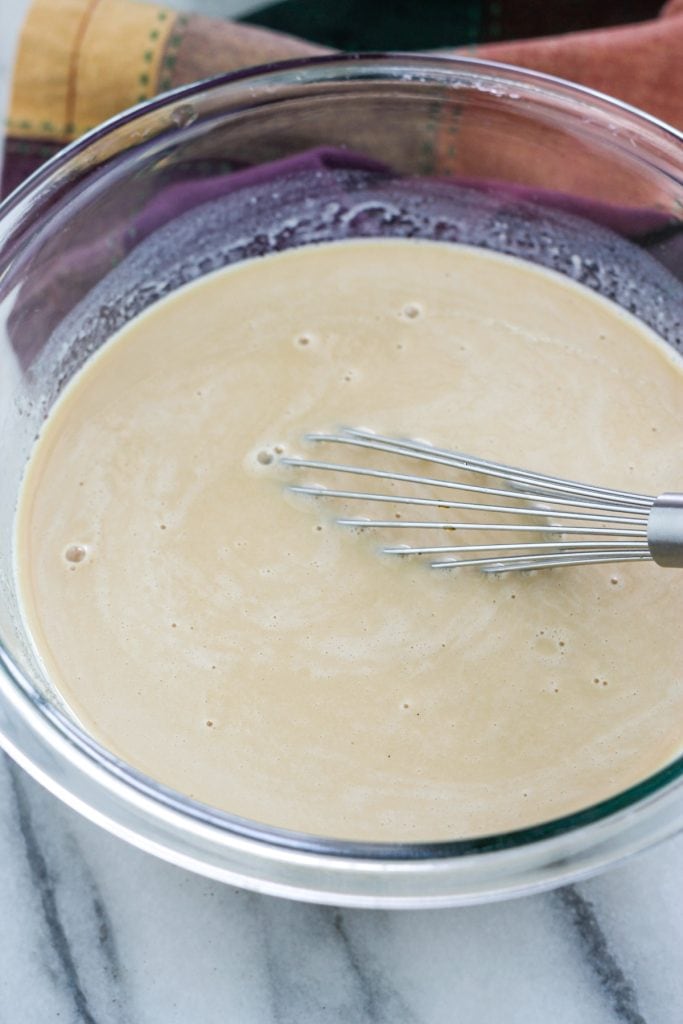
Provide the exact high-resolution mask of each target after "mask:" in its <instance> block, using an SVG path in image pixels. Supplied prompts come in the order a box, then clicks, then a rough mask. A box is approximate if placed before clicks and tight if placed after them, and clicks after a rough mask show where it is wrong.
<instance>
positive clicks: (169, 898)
mask: <svg viewBox="0 0 683 1024" xmlns="http://www.w3.org/2000/svg"><path fill="white" fill-rule="evenodd" d="M173 5H174V6H177V7H184V8H186V9H205V10H208V11H210V12H211V13H217V12H218V11H219V10H225V12H226V13H228V10H229V8H230V5H232V8H235V9H236V8H238V7H239V6H240V0H205V2H203V3H202V2H201V0H199V2H197V0H195V2H191V0H173ZM26 6H27V0H0V109H2V107H3V106H4V104H5V101H6V97H7V92H8V80H9V68H10V66H11V60H12V52H13V46H14V40H15V38H16V35H17V32H18V28H19V25H20V23H21V16H22V11H23V9H24V8H25V7H26ZM241 6H242V7H246V6H248V4H246V3H244V2H242V4H241ZM682 882H683V837H679V838H677V839H674V840H671V841H669V842H668V843H665V844H663V845H662V846H660V847H659V848H657V849H654V850H651V851H649V852H647V853H645V854H642V855H641V856H640V857H638V858H636V859H633V860H631V861H629V862H627V863H626V864H624V865H621V866H619V867H617V868H614V869H612V870H611V871H609V872H607V873H606V874H604V875H602V876H601V877H599V878H595V879H592V880H590V881H588V882H583V883H581V884H579V885H576V886H568V887H566V888H563V889H560V890H557V891H555V892H552V893H547V894H544V895H541V896H533V897H529V898H526V899H521V900H516V901H512V902H508V903H503V904H495V905H488V906H482V907H468V908H465V909H454V910H438V911H434V910H432V911H370V910H357V911H354V910H337V909H335V908H330V907H316V906H308V905H303V904H297V903H293V902H290V901H286V900H279V899H275V898H273V897H268V896H258V895H255V894H253V893H248V892H242V891H240V890H237V889H233V888H230V887H229V886H225V885H221V884H219V883H215V882H210V881H207V880H206V879H203V878H200V877H198V876H195V875H192V874H189V873H188V872H186V871H182V870H180V869H178V868H174V867H171V866H169V865H167V864H164V863H162V862H160V861H157V860H155V859H154V858H152V857H150V856H149V855H147V854H144V853H141V852H139V851H137V850H134V849H133V848H131V847H129V846H127V845H126V844H124V843H123V842H122V841H120V840H118V839H115V838H113V837H112V836H110V835H108V834H106V833H104V832H103V831H101V830H100V829H99V828H97V827H95V826H94V825H91V824H90V823H89V822H86V821H84V820H83V819H81V818H80V817H78V816H77V815H76V814H75V813H74V812H73V811H71V810H69V809H67V808H66V807H64V806H62V805H61V804H60V803H59V802H58V801H57V800H55V799H54V798H53V797H52V796H50V795H49V794H48V793H46V792H44V791H43V790H42V789H41V788H40V787H39V786H38V785H37V784H36V783H34V782H33V781H32V780H31V779H29V778H28V777H27V776H26V775H25V774H24V773H23V772H22V771H21V770H20V769H19V768H17V767H16V766H15V765H14V764H13V763H12V762H10V761H9V760H7V759H6V758H3V757H2V756H0V908H2V919H1V920H2V924H1V926H0V1024H52V1022H55V1024H57V1022H59V1024H176V1022H177V1024H189V1022H193V1024H194V1022H196V1024H535V1022H538V1024H550V1022H552V1024H680V1022H681V1021H683V886H682Z"/></svg>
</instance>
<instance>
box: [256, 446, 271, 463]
mask: <svg viewBox="0 0 683 1024" xmlns="http://www.w3.org/2000/svg"><path fill="white" fill-rule="evenodd" d="M273 459H274V455H273V453H272V452H269V451H268V450H267V449H266V448H262V449H261V451H260V452H258V453H257V455H256V461H257V462H260V463H261V465H262V466H269V465H270V464H271V462H272V461H273Z"/></svg>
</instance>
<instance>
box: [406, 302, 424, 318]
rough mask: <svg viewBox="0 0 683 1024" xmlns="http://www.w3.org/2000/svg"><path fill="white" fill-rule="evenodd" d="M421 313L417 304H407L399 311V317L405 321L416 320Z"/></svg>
mask: <svg viewBox="0 0 683 1024" xmlns="http://www.w3.org/2000/svg"><path fill="white" fill-rule="evenodd" d="M421 313H422V306H420V305H419V304H418V303H417V302H408V303H407V304H406V305H405V306H404V307H403V309H402V310H401V315H402V316H404V317H405V318H406V319H407V320H417V318H418V317H419V316H420V315H421Z"/></svg>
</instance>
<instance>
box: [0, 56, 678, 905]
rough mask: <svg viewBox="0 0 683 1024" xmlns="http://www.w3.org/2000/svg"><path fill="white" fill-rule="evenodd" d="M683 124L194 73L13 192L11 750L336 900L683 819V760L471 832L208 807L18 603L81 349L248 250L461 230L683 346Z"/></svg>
mask: <svg viewBox="0 0 683 1024" xmlns="http://www.w3.org/2000/svg"><path fill="white" fill-rule="evenodd" d="M681 138H682V137H681V135H680V134H679V133H678V132H676V131H674V130H673V129H671V128H669V127H667V126H666V125H664V124H661V123H658V122H657V121H655V120H654V119H652V118H650V117H648V116H647V115H645V114H642V113H639V112H638V111H636V110H633V109H630V108H628V107H626V106H624V105H623V104H620V103H617V102H615V101H613V100H610V99H608V98H606V97H604V96H600V95H598V94H596V93H592V92H590V91H588V90H585V89H581V88H578V87H576V86H572V85H570V84H568V83H565V82H562V81H559V80H554V79H552V78H548V77H545V76H543V75H537V74H532V73H529V72H523V71H519V70H516V69H513V68H508V67H504V66H496V65H493V64H486V63H482V62H479V61H475V60H467V59H457V60H452V59H446V58H437V57H433V58H429V57H422V56H401V55H376V56H375V55H373V56H361V57H351V58H346V57H345V58H325V59H319V60H312V61H303V62H292V63H287V64H283V65H278V66H274V67H270V68H265V69H255V70H250V71H247V72H244V73H240V74H237V75H230V76H227V77H224V78H218V79H214V80H212V81H209V82H205V83H199V84H196V85H192V86H189V87H187V88H183V89H179V90H177V91H176V92H174V93H170V94H167V95H165V96H162V97H160V98H159V99H156V100H153V101H151V102H149V103H145V104H143V105H142V106H139V107H137V108H136V109H134V110H132V111H128V112H126V113H124V114H122V115H121V116H119V117H117V118H115V119H114V120H112V121H111V122H109V123H108V124H106V125H104V126H103V127H101V128H98V129H96V130H95V131H93V132H91V133H90V134H89V135H87V136H86V137H85V138H83V139H81V140H79V141H78V142H77V143H75V144H74V145H71V146H69V147H68V148H66V149H65V150H64V151H63V152H62V153H60V154H59V155H58V156H57V157H56V158H55V159H53V160H51V161H50V162H49V163H48V164H47V165H45V166H44V167H43V168H42V169H41V170H40V171H38V172H37V173H36V174H34V175H33V176H32V178H30V179H29V180H28V181H27V182H26V183H25V184H24V185H23V186H22V187H20V188H19V189H18V190H17V191H16V192H15V193H14V194H13V195H12V196H11V197H10V198H9V199H8V200H7V201H6V202H5V203H4V205H3V206H2V207H1V208H0V275H1V276H0V310H1V313H2V326H1V328H0V330H1V331H2V334H1V338H0V358H1V360H2V368H1V371H0V386H1V388H2V395H1V397H0V417H1V427H0V450H1V453H2V477H3V484H2V493H1V497H0V638H1V662H2V671H1V672H0V734H1V735H0V738H1V740H2V744H3V746H4V748H5V750H6V751H7V752H8V753H9V754H10V755H11V756H12V757H13V758H14V759H15V760H16V761H17V762H18V763H19V764H20V765H22V766H23V767H24V768H25V769H26V770H27V771H29V772H30V773H31V774H32V775H33V776H34V777H35V778H36V779H38V780H39V781H40V782H42V783H43V784H44V785H45V786H46V787H47V788H48V789H50V790H51V791H52V792H53V793H54V794H56V795H57V796H59V797H60V798H61V799H63V800H64V801H66V802H67V803H68V804H69V805H71V806H72V807H74V808H76V809H77V810H79V811H80V812H81V813H83V814H84V815H85V816H86V817H88V818H90V819H91V820H92V821H95V822H97V823H99V824H100V825H102V826H103V827H105V828H107V829H109V830H110V831H111V832H113V833H114V834H116V835H118V836H121V837H123V838H125V839H127V840H128V841H130V842H132V843H134V844H135V845H137V846H139V847H141V848H143V849H146V850H149V851H150V852H151V853H155V854H157V855H158V856H160V857H163V858H165V859H167V860H169V861H172V862H173V863H176V864H179V865H182V866H184V867H187V868H190V869H192V870H194V871H197V872H200V873H202V874H205V875H208V876H211V877H213V878H217V879H222V880H225V881H227V882H230V883H234V884H238V885H243V886H246V887H249V888H252V889H256V890H260V891H263V892H270V893H275V894H279V895H285V896H291V897H295V898H298V899H303V900H311V901H318V902H329V903H335V904H347V905H355V906H384V907H408V906H413V907H414V906H437V905H453V904H464V903H472V902H480V901H485V900H491V899H498V898H504V897H506V896H511V895H515V894H521V893H525V892H530V891H533V890H538V889H543V888H547V887H550V886H553V885H557V884H559V883H560V882H566V881H567V880H569V879H574V878H578V877H581V876H584V875H587V874H590V873H591V872H594V871H596V870H598V869H599V868H601V867H603V866H604V865H606V864H608V863H610V862H612V861H615V860H617V859H618V858H622V857H624V856H626V855H628V854H630V853H632V852H634V851H636V850H639V849H642V848H643V847H645V846H648V845H651V844H652V843H655V842H657V841H659V840H661V839H663V838H664V837H666V836H669V835H671V834H672V833H673V832H674V831H675V830H676V829H677V828H678V826H679V825H680V823H681V821H682V820H683V780H682V779H681V775H682V774H683V759H679V760H678V761H676V762H675V763H673V764H670V765H669V766H668V767H666V768H665V769H663V770H662V771H660V772H658V773H657V774H656V775H653V776H652V777H650V778H648V779H645V780H644V781H643V782H642V783H641V784H640V785H638V786H635V787H633V788H632V789H629V790H628V791H626V792H623V793H620V794H619V795H618V796H616V797H614V798H613V799H610V800H607V801H605V802H603V803H600V804H596V805H595V806H592V807H589V808H586V809H585V810H583V811H581V812H580V813H578V814H573V815H571V816H569V817H565V818H562V819H558V820H555V821H551V822H547V823H545V824H543V825H539V826H538V827H535V828H528V829H524V830H520V831H516V832H509V833H506V834H501V835H493V836H488V837H485V838H478V839H473V840H466V841H457V842H441V843H433V844H420V845H417V844H410V843H406V844H391V845H389V844H386V845H382V844H364V843H350V842H341V841H334V840H329V839H323V838H318V837H315V836H308V835H298V834H293V833H288V832H284V831H282V830H278V829H274V828H269V827H268V826H267V825H264V824H259V823H256V822H252V821H246V820H243V819H239V818H235V817H232V816H230V815H229V814H225V813H222V812H219V811H217V810H214V809H212V808H210V807H206V806H202V805H200V804H198V803H195V802H193V801H192V800H190V799H188V798H186V797H184V796H182V795H181V794H179V793H176V792H172V791H170V790H168V789H166V788H164V787H163V786H161V785H159V784H158V783H156V782H155V781H154V780H152V779H150V778H147V777H144V776H143V775H141V774H140V773H139V772H137V771H136V770H134V769H133V768H131V767H130V766H128V765H126V764H124V763H122V762H121V761H120V760H118V759H117V758H116V757H115V756H113V755H112V754H111V753H110V752H108V751H107V750H105V749H103V748H102V747H101V746H100V745H99V744H98V743H97V742H95V740H93V739H92V738H91V737H90V736H88V735H86V734H85V733H84V732H83V731H82V730H81V729H80V728H79V726H78V725H77V723H75V722H74V720H73V719H72V718H71V717H70V715H69V713H68V710H67V709H66V708H64V707H63V706H62V705H61V704H60V702H59V699H58V697H57V696H56V695H55V694H54V693H53V692H51V690H50V686H49V683H48V681H47V680H46V679H45V678H43V676H42V674H41V671H40V668H39V666H38V664H37V663H36V659H35V657H34V656H33V654H32V651H31V647H30V643H29V641H28V638H27V636H26V635H25V631H24V628H23V626H22V621H21V617H20V614H19V608H18V604H17V594H16V588H15V582H14V577H13V566H12V525H13V517H14V513H15V507H16V499H17V493H18V488H19V483H20V479H21V474H22V470H23V467H24V465H25V461H26V458H27V455H28V453H29V450H30V448H31V445H32V443H33V440H34V437H35V435H36V433H37V431H38V429H39V425H40V423H41V422H42V420H43V418H44V416H45V414H46V412H47V411H48V410H49V408H50V406H51V405H52V403H53V402H54V400H55V398H56V397H57V395H58V394H59V392H60V390H61V389H62V387H63V386H64V384H65V383H66V382H67V381H68V380H69V378H70V377H71V376H72V374H73V373H74V372H75V371H76V370H77V369H78V368H79V366H80V365H81V364H82V363H83V361H84V359H85V358H86V357H87V356H88V355H89V354H90V353H91V352H92V351H94V350H95V349H96V348H97V347H98V346H99V345H101V344H102V343H103V342H104V341H105V340H106V339H107V337H109V335H110V334H111V333H112V332H113V331H115V330H117V329H118V328H119V327H120V326H121V325H122V324H123V323H125V322H126V320H128V319H130V317H132V316H134V315H135V314H136V313H137V312H139V311H140V310H141V309H143V308H144V307H145V306H147V305H149V304H150V303H151V302H154V301H156V300H157V299H159V298H161V297H162V296H163V295H165V294H167V293H168V292H169V291H171V290H173V289H174V288H176V287H178V286H179V285H181V284H183V283H184V282H185V281H188V280H192V279H193V278H195V277H197V276H200V275H201V274H203V273H207V272H209V271H211V270H213V269H215V268H216V267H217V266H220V265H223V264H225V263H228V262H232V261H234V260H237V259H241V258H244V257H246V256H254V255H258V254H260V253H263V252H268V251H270V250H272V249H281V248H285V247H287V246H289V245H299V244H307V243H310V242H315V241H320V240H321V239H324V238H328V237H329V238H332V237H348V236H350V235H373V234H400V235H423V236H427V237H436V238H455V239H459V240H464V241H469V242H472V243H473V244H480V245H486V246H489V247H492V248H496V249H500V250H501V251H507V252H514V253H517V254H518V255H522V256H524V257H526V258H528V259H532V260H535V261H537V262H541V263H545V264H546V265H548V266H553V267H555V269H558V270H560V271H561V272H563V273H567V274H569V275H570V276H572V277H573V278H575V279H577V280H581V281H583V282H584V283H586V284H587V285H588V286H589V287H593V288H596V289H597V290H599V291H602V292H603V293H604V294H607V295H610V296H611V297H612V298H614V299H615V301H618V302H621V303H622V304H623V305H624V306H626V307H627V308H629V309H631V310H633V311H635V312H636V314H637V315H640V316H642V317H643V319H645V320H647V321H648V322H649V323H651V324H652V325H653V326H654V327H655V328H656V329H657V330H659V331H660V333H661V334H663V335H664V336H666V337H667V338H668V340H669V341H670V342H672V344H674V345H680V344H681V337H682V331H681V315H682V314H683V310H682V309H681V307H680V306H678V307H677V306H676V300H675V293H676V288H677V287H678V285H677V283H676V281H674V280H673V278H675V277H677V278H678V279H679V280H680V279H681V278H683V243H682V242H681V239H682V237H683V234H682V232H681V227H682V224H681V219H680V218H681V214H682V211H683V180H682V179H683V146H682V145H681ZM320 147H324V148H322V149H321V148H320ZM311 151H312V152H311ZM302 153H303V154H304V156H303V157H301V154H302ZM290 158H292V159H290ZM282 160H284V161H285V162H284V163H276V164H273V161H282ZM625 240H626V241H625ZM663 268H666V269H663ZM671 275H673V277H672V276H671ZM662 281H665V282H668V284H666V287H664V290H663V291H662V287H660V286H661V282H662ZM667 289H668V291H667ZM672 289H673V290H672ZM664 292H666V293H667V294H666V295H664ZM667 295H668V298H667ZM672 296H673V297H674V298H673V299H672Z"/></svg>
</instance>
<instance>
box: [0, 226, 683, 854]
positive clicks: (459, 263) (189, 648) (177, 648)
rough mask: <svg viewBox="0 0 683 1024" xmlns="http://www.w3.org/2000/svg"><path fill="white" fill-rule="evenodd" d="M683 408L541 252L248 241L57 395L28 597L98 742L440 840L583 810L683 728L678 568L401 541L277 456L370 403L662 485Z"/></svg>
mask: <svg viewBox="0 0 683 1024" xmlns="http://www.w3.org/2000/svg"><path fill="white" fill-rule="evenodd" d="M682 410H683V370H682V363H681V360H680V359H678V357H676V356H675V355H674V354H670V353H669V352H668V351H666V349H665V347H664V345H663V343H661V342H659V341H658V340H657V339H656V338H655V336H654V335H652V334H651V333H650V332H649V331H648V330H647V329H646V328H644V327H642V326H641V325H640V324H639V323H638V322H637V321H636V320H634V319H633V318H631V317H629V316H628V315H626V314H624V313H622V312H621V311H620V310H619V309H618V308H617V307H616V306H614V305H612V304H610V303H609V302H607V301H605V300H603V299H601V298H599V297H597V296H595V295H594V294H593V293H592V292H589V291H588V290H586V289H584V288H582V287H580V286H578V285H575V284H573V283H571V282H570V281H568V280H567V279H566V278H564V277H560V276H559V275H556V274H554V273H552V272H550V271H545V270H543V269H540V268H537V267H534V266H532V265H530V264H527V263H523V262H520V261H517V260H515V259H513V258H510V257H505V256H499V255H495V254H492V253H487V252H485V251H483V250H478V249H471V248H467V247H459V246H455V245H450V244H440V243H432V242H418V241H406V240H396V241H392V240H362V241H353V242H349V241H347V242H340V243H334V244H328V245H323V246H312V247H307V248H302V249H297V250H292V251H289V252H286V253H283V254H279V255H274V256H269V257H266V258H263V259H259V260H255V261H252V262H249V263H243V264H241V265H237V266H235V267H233V268H229V269H226V270H223V271H220V272H218V273H216V274H214V275H211V276H209V277H205V278H203V279H202V280H200V281H198V282H197V283H195V284H192V285H190V286H187V287H185V288H183V289H182V290H180V291H178V292H176V293H175V294H173V295H172V296H171V297H170V298H168V299H166V300H164V301H162V302H160V303H158V304H157V305H155V306H154V307H153V308H152V309H151V310H149V311H148V312H146V313H145V314H143V315H142V316H140V317H139V318H138V319H136V320H135V321H133V322H132V323H130V324H129V325H128V326H127V327H126V328H125V329H124V330H123V331H121V332H120V333H119V334H118V335H117V336H116V337H115V338H114V339H112V340H111V341H110V342H109V343H107V345H105V347H104V348H103V349H102V350H101V351H100V352H99V353H98V354H97V355H96V356H95V357H94V358H93V359H91V360H90V362H89V363H88V364H87V365H86V366H85V368H84V369H83V370H82V371H81V372H80V374H79V375H78V376H77V377H76V379H75V380H74V381H73V382H72V383H71V384H70V386H69V387H68V388H67V390H66V392H65V393H64V394H63V396H62V397H61V399H60V401H59V402H58V404H57V405H56V407H55V408H54V410H53V411H52V413H51V415H50V417H49V419H48V421H47V422H46V424H45V427H44V429H43V431H42V434H41V436H40V438H39V440H38V442H37V445H36V448H35V450H34V453H33V455H32V458H31V461H30V463H29V466H28V470H27V475H26V479H25V484H24V489H23V494H22V497H21V501H20V507H19V510H18V519H17V537H16V556H17V572H18V576H19V582H20V589H21V594H22V600H23V607H24V613H25V617H26V620H27V623H28V626H29V629H30V632H31V634H32V636H33V638H34V642H35V645H36V649H37V651H38V652H39V654H40V657H41V658H42V661H43V663H44V666H45V669H46V673H47V675H48V677H49V679H50V680H51V681H52V683H53V685H54V686H55V688H56V689H57V690H58V691H59V692H60V693H61V694H62V696H63V697H64V699H65V701H66V702H67V704H68V705H69V706H70V708H71V709H72V710H73V712H74V713H75V714H76V716H77V717H78V718H79V720H80V721H81V722H82V724H83V725H84V726H85V727H86V728H87V729H88V730H89V731H91V732H92V734H93V735H94V736H95V737H97V739H99V740H100V741H101V742H102V743H103V744H104V745H106V746H107V747H109V748H110V749H111V750H113V751H114V752H115V753H116V754H117V755H119V756H120V757H122V758H124V759H125V760H126V761H129V762H130V763H131V764H133V765H135V766H136V767H137V768H139V769H141V770H142V771H144V772H146V773H148V774H149V775H151V776H153V777H154V778H156V779H159V780H161V781H162V782H164V783H165V784H167V785H169V786H172V787H174V788H176V789H178V790H180V791H181V792H183V793H186V794H189V795H191V796H193V797H195V798H196V799H198V800H201V801H204V802H206V803H209V804H213V805H215V806H217V807H220V808H224V809H225V810H227V811H230V812H233V813H235V814H239V815H243V816H245V817H248V818H252V819H255V820H257V821H260V822H266V823H268V824H271V825H279V826H283V827H286V828H290V829H297V830H302V831H305V832H311V833H317V834H320V835H328V836H334V837H338V838H355V839H366V840H412V841H416V840H436V839H444V838H456V837H465V836H473V835H477V834H484V833H491V832H497V831H501V830H507V829H513V828H519V827H522V826H525V825H528V824H531V823H535V822H540V821H542V820H546V819H549V818H553V817H557V816H558V815H561V814H565V813H568V812H571V811H573V810H576V809H579V808H581V807H584V806H586V805H589V804H592V803H594V802H596V801H598V800H600V799H603V798H605V797H607V796H609V795H611V794H614V793H616V792H617V791H619V790H622V789H623V788H625V787H627V786H630V785H632V784H634V783H636V782H638V781H639V780H641V779H643V778H644V777H645V776H647V775H648V774H650V773H652V772H653V771H655V770H657V769H658V768H661V767H662V766H663V765H665V764H666V763H667V762H668V761H669V760H671V759H672V758H673V757H675V756H676V755H677V754H678V753H679V752H680V748H681V722H682V720H683V630H681V622H682V621H683V586H681V583H682V579H681V576H680V574H679V575H676V573H675V571H672V570H664V569H660V568H658V567H657V566H655V565H653V564H652V563H642V564H633V565H624V564H622V565H618V566H610V565H603V566H594V567H588V568H576V569H566V570H560V571H558V570H555V571H550V572H537V573H534V574H530V575H529V574H527V575H523V576H516V575H515V574H512V575H510V576H504V577H493V578H491V577H485V576H483V575H481V574H479V573H477V572H476V571H475V570H467V571H465V572H463V573H448V572H445V573H438V572H435V571H432V570H429V569H428V568H427V566H426V565H424V564H422V563H417V562H409V561H407V560H400V559H399V560H397V561H391V560H390V559H389V558H384V559H381V558H378V557H377V556H376V555H374V554H373V553H372V550H371V548H372V545H373V541H374V542H376V540H377V538H373V539H370V538H368V537H367V536H366V535H364V536H363V537H358V536H354V535H351V534H349V533H347V532H345V531H344V530H343V529H341V528H339V527H336V526H334V525H333V524H331V523H330V521H329V519H328V518H327V516H326V511H327V512H331V511H332V509H330V508H328V509H327V510H325V509H324V508H323V506H322V505H321V504H320V503H319V504H315V502H314V501H312V500H308V501H305V500H302V499H299V500H296V499H294V498H292V497H285V496H284V495H283V470H282V468H281V467H278V465H277V456H278V455H279V454H280V453H281V451H285V452H289V453H301V452H302V451H303V450H304V449H303V448H302V436H303V435H304V434H305V433H306V432H307V431H309V430H311V429H320V428H327V427H334V426H336V425H338V424H356V425H362V426H366V427H371V428H374V429H376V430H378V431H381V432H384V433H390V434H391V433H393V434H404V435H406V434H407V435H412V436H417V437H423V438H426V439H428V440H430V441H432V442H434V443H437V444H441V445H444V446H448V445H450V446H452V447H459V448H462V449H464V450H469V451H472V452H475V453H477V454H479V455H482V456H484V457H490V458H495V459H498V460H501V461H504V462H510V463H512V464H518V465H525V466H528V467H530V468H533V469H537V470H540V471H546V472H552V473H557V474H561V475H565V476H568V477H570V478H574V479H583V480H586V481H593V482H596V483H600V484H604V485H606V486H613V487H620V488H629V489H634V490H641V491H644V492H647V493H653V494H656V493H660V492H661V491H664V490H676V489H678V490H680V489H681V484H682V482H683V481H682V473H683V445H682V434H681V411H682ZM335 511H341V509H336V510H335ZM391 539H392V540H396V537H392V538H391ZM429 539H430V541H434V542H436V541H435V538H433V537H431V536H430V538H429ZM444 542H445V541H444Z"/></svg>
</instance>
